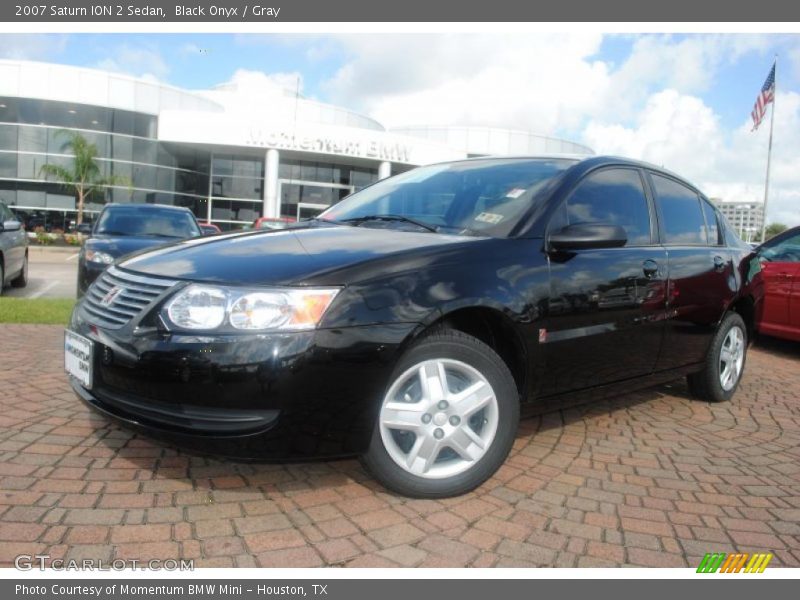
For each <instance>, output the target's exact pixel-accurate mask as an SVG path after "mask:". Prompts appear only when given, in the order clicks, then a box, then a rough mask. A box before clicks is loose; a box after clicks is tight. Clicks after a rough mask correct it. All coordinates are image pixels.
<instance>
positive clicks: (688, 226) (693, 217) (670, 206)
mask: <svg viewBox="0 0 800 600" xmlns="http://www.w3.org/2000/svg"><path fill="white" fill-rule="evenodd" d="M652 178H653V186H654V187H655V192H656V204H657V205H658V207H659V211H660V212H661V220H662V224H661V225H662V228H663V231H664V243H665V244H673V245H682V244H687V245H698V244H702V245H706V244H707V243H708V237H707V235H706V221H705V219H704V218H703V210H702V209H701V208H700V198H699V196H698V195H697V193H696V192H695V191H694V190H692V189H691V188H688V187H686V186H685V185H683V184H680V183H678V182H677V181H674V180H672V179H668V178H666V177H662V176H661V175H655V174H652Z"/></svg>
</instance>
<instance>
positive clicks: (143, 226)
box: [95, 206, 201, 238]
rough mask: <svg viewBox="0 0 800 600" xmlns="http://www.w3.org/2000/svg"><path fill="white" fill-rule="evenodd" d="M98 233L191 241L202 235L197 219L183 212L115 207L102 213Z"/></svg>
mask: <svg viewBox="0 0 800 600" xmlns="http://www.w3.org/2000/svg"><path fill="white" fill-rule="evenodd" d="M95 233H99V234H105V235H124V236H152V237H164V238H190V237H197V236H199V235H201V231H200V228H199V227H198V225H197V221H195V219H194V217H193V216H192V215H191V214H189V213H188V212H184V211H182V210H173V209H169V208H156V207H148V208H147V209H146V210H142V209H141V208H140V207H137V206H115V207H113V208H108V209H106V210H105V211H103V214H102V215H101V216H100V220H99V221H98V222H97V228H96V229H95Z"/></svg>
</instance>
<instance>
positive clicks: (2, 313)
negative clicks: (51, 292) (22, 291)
mask: <svg viewBox="0 0 800 600" xmlns="http://www.w3.org/2000/svg"><path fill="white" fill-rule="evenodd" d="M74 305H75V300H74V299H73V298H36V299H31V298H5V297H0V323H42V324H48V325H66V324H67V322H68V321H69V316H70V313H71V312H72V307H73V306H74Z"/></svg>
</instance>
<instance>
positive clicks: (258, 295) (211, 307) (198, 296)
mask: <svg viewBox="0 0 800 600" xmlns="http://www.w3.org/2000/svg"><path fill="white" fill-rule="evenodd" d="M337 293H339V290H338V289H331V288H321V289H320V288H316V289H291V290H287V289H282V290H259V291H256V290H240V289H236V288H223V287H216V286H207V285H196V284H192V285H190V286H188V287H187V288H185V289H184V290H182V291H181V292H180V293H178V295H176V296H175V297H174V298H173V299H172V300H171V301H170V302H169V304H167V308H166V313H167V316H168V317H169V320H170V321H171V322H172V323H173V324H175V325H177V326H178V327H180V328H182V329H194V330H200V329H203V330H210V329H217V328H220V327H222V326H223V325H225V324H226V323H227V324H228V325H229V326H230V327H232V328H233V329H242V330H248V331H264V330H283V331H294V330H302V329H313V328H314V327H316V326H317V324H318V323H319V322H320V321H321V320H322V315H324V314H325V311H326V310H327V309H328V307H329V306H330V304H331V302H332V301H333V299H334V298H335V297H336V294H337Z"/></svg>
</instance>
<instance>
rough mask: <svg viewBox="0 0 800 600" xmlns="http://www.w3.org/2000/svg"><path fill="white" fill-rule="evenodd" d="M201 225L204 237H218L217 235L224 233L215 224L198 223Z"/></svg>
mask: <svg viewBox="0 0 800 600" xmlns="http://www.w3.org/2000/svg"><path fill="white" fill-rule="evenodd" d="M198 225H200V231H202V232H203V235H216V234H217V233H222V230H221V229H220V228H219V227H217V226H216V225H214V223H198Z"/></svg>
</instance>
